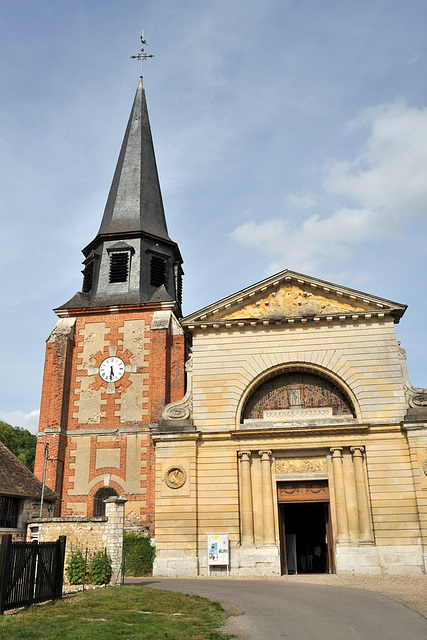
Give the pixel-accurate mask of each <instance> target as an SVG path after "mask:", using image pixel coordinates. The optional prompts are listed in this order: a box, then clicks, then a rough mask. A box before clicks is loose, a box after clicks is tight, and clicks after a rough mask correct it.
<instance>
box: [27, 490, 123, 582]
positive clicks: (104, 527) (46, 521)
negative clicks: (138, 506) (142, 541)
mask: <svg viewBox="0 0 427 640" xmlns="http://www.w3.org/2000/svg"><path fill="white" fill-rule="evenodd" d="M125 503H126V498H120V497H115V496H113V497H111V498H107V499H106V500H105V507H106V508H105V514H106V515H105V517H97V518H95V517H92V518H87V517H69V518H33V519H32V520H31V521H30V522H29V523H28V525H27V539H29V540H31V539H36V538H37V539H38V540H39V542H50V541H52V540H57V539H58V538H59V536H66V538H67V542H66V556H65V557H66V558H67V555H68V553H69V552H70V551H71V549H72V548H73V547H78V548H80V549H81V550H82V551H83V552H84V550H85V549H86V548H87V549H88V550H89V551H90V552H96V551H99V550H100V549H104V548H106V549H107V553H108V554H109V555H110V557H111V560H112V567H113V575H112V578H111V584H119V583H120V581H121V577H122V575H121V566H122V555H123V528H124V506H125ZM65 562H67V560H66V561H65Z"/></svg>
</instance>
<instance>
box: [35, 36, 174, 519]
mask: <svg viewBox="0 0 427 640" xmlns="http://www.w3.org/2000/svg"><path fill="white" fill-rule="evenodd" d="M143 44H145V42H144V43H143ZM142 51H143V50H142ZM140 59H141V58H140ZM83 254H84V261H83V266H84V268H83V282H82V290H81V291H79V292H78V293H76V294H75V295H74V296H73V297H72V298H71V299H70V300H69V301H68V302H66V303H65V304H63V305H61V306H60V307H58V308H57V309H55V313H56V314H57V316H58V318H59V319H58V322H57V324H56V326H55V328H54V329H53V331H52V333H51V334H50V336H49V337H48V339H47V345H46V359H45V368H44V377H43V389H42V399H41V410H40V424H39V433H38V447H37V455H36V465H35V473H36V475H37V476H38V477H39V478H41V477H42V475H43V463H44V452H45V444H49V455H48V462H47V473H46V483H47V485H48V486H49V487H50V488H51V489H53V490H54V491H56V492H57V493H58V494H59V495H60V496H61V501H60V507H59V508H58V513H57V515H61V516H72V515H75V516H86V515H87V516H91V515H102V511H103V499H104V498H105V497H108V496H110V495H119V496H124V497H126V498H127V503H126V526H127V527H128V528H133V529H135V530H138V529H140V528H148V529H149V530H150V531H153V527H154V450H153V445H152V441H151V436H150V425H153V424H156V423H157V422H158V421H159V420H160V419H161V413H162V410H163V408H164V406H165V405H166V404H168V403H169V402H173V401H175V400H178V399H179V398H181V397H182V395H183V392H184V366H183V363H184V358H185V340H184V334H183V331H182V329H181V326H180V324H179V318H180V317H181V293H182V275H183V271H182V266H181V265H182V258H181V254H180V251H179V248H178V245H177V244H176V243H175V242H173V241H172V240H171V238H170V237H169V234H168V230H167V225H166V218H165V214H164V210H163V202H162V196H161V191H160V183H159V178H158V174H157V167H156V160H155V155H154V148H153V142H152V137H151V130H150V123H149V118H148V111H147V104H146V99H145V90H144V86H143V82H142V76H141V78H140V81H139V84H138V87H137V90H136V95H135V99H134V102H133V106H132V110H131V114H130V117H129V121H128V125H127V128H126V132H125V135H124V139H123V143H122V147H121V150H120V154H119V159H118V162H117V166H116V170H115V173H114V177H113V181H112V184H111V188H110V192H109V195H108V199H107V204H106V206H105V210H104V215H103V217H102V221H101V225H100V228H99V231H98V233H97V235H96V236H95V238H94V239H93V240H92V241H91V242H90V243H89V244H88V245H87V246H86V247H85V248H84V249H83Z"/></svg>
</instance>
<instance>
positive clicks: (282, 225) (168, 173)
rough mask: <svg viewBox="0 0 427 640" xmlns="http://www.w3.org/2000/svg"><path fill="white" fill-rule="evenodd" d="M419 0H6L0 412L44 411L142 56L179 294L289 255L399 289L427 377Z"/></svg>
mask: <svg viewBox="0 0 427 640" xmlns="http://www.w3.org/2000/svg"><path fill="white" fill-rule="evenodd" d="M426 23H427V3H426V2H425V0H405V1H404V2H403V1H402V0H358V1H357V2H351V1H347V2H343V1H342V0H322V2H319V0H263V1H262V2H254V1H253V0H252V1H250V0H204V1H200V0H120V2H118V1H117V0H73V2H64V1H61V0H38V1H37V2H34V1H33V0H31V1H30V0H3V2H2V15H1V18H0V77H1V79H2V85H1V95H0V216H1V231H2V246H1V251H0V269H1V274H2V278H1V281H0V291H1V300H2V309H1V314H0V336H1V340H0V419H2V420H5V421H6V422H9V423H11V424H13V425H14V426H21V427H24V428H28V429H30V430H31V431H33V432H35V431H36V429H37V421H38V411H39V405H40V393H41V384H42V377H43V363H44V351H45V340H46V338H47V337H48V335H49V333H50V332H51V331H52V329H53V327H54V325H55V322H56V316H55V314H54V313H53V311H52V309H53V308H55V307H58V306H60V305H61V304H63V303H64V302H66V301H67V300H69V299H70V298H71V297H72V296H73V295H74V293H75V292H76V291H79V290H80V289H81V285H82V276H81V269H82V265H81V262H82V260H83V255H82V254H81V250H82V249H83V247H85V246H86V245H87V244H88V243H89V242H90V241H91V240H92V239H93V238H94V237H95V235H96V233H97V231H98V228H99V224H100V221H101V218H102V214H103V210H104V206H105V202H106V199H107V195H108V191H109V187H110V183H111V179H112V176H113V172H114V168H115V164H116V162H117V158H118V153H119V149H120V145H121V141H122V138H123V134H124V130H125V126H126V123H127V119H128V116H129V112H130V108H131V105H132V101H133V97H134V93H135V90H136V87H137V84H138V79H139V74H140V68H139V63H138V62H137V61H135V60H132V59H131V58H130V56H131V55H134V54H137V53H139V50H140V40H139V38H140V35H141V32H142V30H143V31H144V37H145V39H146V41H147V43H148V44H147V46H146V52H147V53H150V54H153V55H154V57H153V58H152V59H149V60H147V62H146V63H144V85H145V89H146V95H147V102H148V109H149V113H150V121H151V128H152V133H153V139H154V146H155V151H156V158H157V165H158V170H159V175H160V182H161V187H162V194H163V200H164V206H165V212H166V217H167V221H168V228H169V234H170V236H171V237H172V238H173V240H175V242H177V243H178V245H179V247H180V249H181V253H182V255H183V258H184V271H185V278H184V294H183V302H184V313H185V314H189V313H192V312H194V311H196V310H197V309H199V308H202V307H204V306H206V305H208V304H210V303H212V302H214V301H216V300H218V299H220V298H223V297H225V296H227V295H230V294H232V293H233V292H235V291H238V290H240V289H242V288H244V287H246V286H249V285H251V284H253V283H255V282H258V281H260V280H262V279H263V278H265V277H267V276H269V275H272V274H273V273H275V272H278V271H280V270H282V269H285V268H288V269H291V270H293V271H298V272H300V273H303V274H307V275H311V276H314V277H317V278H322V279H325V280H328V281H330V282H334V283H338V284H340V285H342V286H348V287H351V288H354V289H358V290H361V291H364V292H366V293H369V294H372V295H377V296H380V297H383V298H386V299H389V300H394V301H397V302H400V303H403V304H407V305H408V310H407V311H406V313H405V315H404V317H403V319H402V320H401V322H400V324H399V325H397V326H396V332H397V337H398V339H399V340H400V341H401V344H402V347H403V348H404V349H406V352H407V356H408V359H407V364H408V371H409V376H410V379H411V382H412V384H413V385H414V386H416V387H423V386H427V371H425V367H424V362H425V361H426V359H427V344H426V341H425V312H426V298H427V278H426V276H425V272H426V266H427V264H426V263H427V259H426V249H425V245H426V240H427V97H426V92H425V87H426V86H427V38H426Z"/></svg>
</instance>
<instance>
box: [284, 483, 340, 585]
mask: <svg viewBox="0 0 427 640" xmlns="http://www.w3.org/2000/svg"><path fill="white" fill-rule="evenodd" d="M277 501H278V515H279V538H280V559H281V567H282V575H286V574H288V562H287V553H286V529H285V509H286V505H289V504H310V503H322V504H323V505H324V524H325V535H326V567H325V573H335V563H334V554H333V538H332V524H331V510H330V500H329V487H328V481H327V480H297V481H279V482H278V483H277Z"/></svg>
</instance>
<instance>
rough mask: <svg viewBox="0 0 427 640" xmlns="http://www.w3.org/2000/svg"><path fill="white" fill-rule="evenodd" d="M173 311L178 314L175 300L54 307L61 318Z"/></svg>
mask: <svg viewBox="0 0 427 640" xmlns="http://www.w3.org/2000/svg"><path fill="white" fill-rule="evenodd" d="M167 310H170V311H173V312H175V313H176V314H178V317H179V310H178V305H177V304H176V302H174V301H170V302H144V303H142V304H121V305H110V306H106V307H84V308H79V309H54V312H55V313H56V315H57V316H58V317H59V318H74V317H78V316H97V315H101V314H103V313H105V314H113V313H116V314H117V313H132V312H134V311H137V312H139V313H141V312H142V311H143V312H150V311H167Z"/></svg>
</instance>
